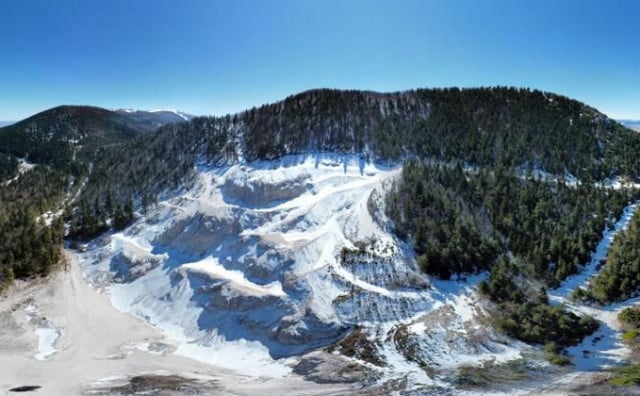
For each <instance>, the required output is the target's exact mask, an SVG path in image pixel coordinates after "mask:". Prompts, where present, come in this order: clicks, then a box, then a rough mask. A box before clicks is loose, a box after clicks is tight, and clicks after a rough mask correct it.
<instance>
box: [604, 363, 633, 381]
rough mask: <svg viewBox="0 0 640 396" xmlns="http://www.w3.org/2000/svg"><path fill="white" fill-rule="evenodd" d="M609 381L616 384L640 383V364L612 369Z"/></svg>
mask: <svg viewBox="0 0 640 396" xmlns="http://www.w3.org/2000/svg"><path fill="white" fill-rule="evenodd" d="M612 374H613V376H612V377H611V378H610V379H609V380H608V383H609V384H611V385H615V386H637V385H640V364H630V365H627V366H622V367H618V368H615V369H613V370H612Z"/></svg>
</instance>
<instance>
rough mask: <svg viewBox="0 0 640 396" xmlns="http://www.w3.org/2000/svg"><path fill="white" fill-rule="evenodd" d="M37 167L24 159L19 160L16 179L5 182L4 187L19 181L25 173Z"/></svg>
mask: <svg viewBox="0 0 640 396" xmlns="http://www.w3.org/2000/svg"><path fill="white" fill-rule="evenodd" d="M35 166H36V165H35V164H32V163H31V162H28V161H27V160H26V159H24V158H18V174H17V175H16V176H15V177H14V178H12V179H9V180H7V181H6V182H4V185H5V186H8V185H9V184H11V183H13V182H14V181H16V180H18V178H19V177H20V176H22V174H23V173H25V172H28V171H30V170H31V169H33V168H34V167H35Z"/></svg>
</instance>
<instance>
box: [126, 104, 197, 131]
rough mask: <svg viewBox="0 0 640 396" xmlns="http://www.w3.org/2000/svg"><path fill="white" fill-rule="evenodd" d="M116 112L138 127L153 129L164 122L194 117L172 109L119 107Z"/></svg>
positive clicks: (182, 120) (171, 122)
mask: <svg viewBox="0 0 640 396" xmlns="http://www.w3.org/2000/svg"><path fill="white" fill-rule="evenodd" d="M116 113H118V114H121V115H124V116H126V117H128V118H129V120H131V122H133V123H135V124H136V125H137V126H138V127H140V128H142V129H147V130H154V129H157V128H160V127H161V126H163V125H166V124H175V123H179V122H185V121H189V120H191V119H192V118H194V116H192V115H191V114H187V113H183V112H181V111H177V110H172V109H167V110H148V111H144V110H133V109H119V110H116Z"/></svg>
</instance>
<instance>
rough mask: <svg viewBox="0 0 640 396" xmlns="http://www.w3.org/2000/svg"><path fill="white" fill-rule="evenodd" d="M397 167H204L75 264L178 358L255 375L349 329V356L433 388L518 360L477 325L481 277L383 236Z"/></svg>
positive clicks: (325, 157) (302, 161)
mask: <svg viewBox="0 0 640 396" xmlns="http://www.w3.org/2000/svg"><path fill="white" fill-rule="evenodd" d="M399 172H400V168H387V167H383V166H376V165H373V164H368V163H365V162H364V161H363V160H362V159H360V158H359V157H357V156H342V155H330V154H317V155H307V156H291V157H286V158H283V159H281V160H278V161H271V162H255V163H250V164H240V165H234V166H230V167H226V168H209V167H206V166H202V167H199V168H198V169H197V182H196V183H195V185H194V186H193V187H192V188H189V189H188V190H185V191H182V192H180V193H179V194H177V195H176V196H174V197H173V198H170V199H168V200H165V201H163V202H160V203H159V204H158V206H157V208H155V209H153V210H152V211H150V212H149V213H148V214H147V215H146V216H143V217H141V218H139V219H138V221H136V223H135V224H133V225H132V226H131V227H129V228H128V229H126V230H125V231H124V232H121V233H117V234H113V235H110V236H108V237H105V238H103V239H101V240H98V241H95V242H93V243H92V244H91V245H90V246H89V248H88V250H87V251H86V252H85V253H83V254H82V255H81V262H82V263H83V265H84V268H85V270H86V272H87V275H88V279H89V281H90V282H91V283H93V284H94V285H97V286H100V287H105V288H106V289H108V292H109V293H110V295H111V299H112V302H113V303H114V305H115V306H116V307H117V308H119V309H120V310H122V311H126V312H131V313H133V314H135V315H137V316H139V317H141V318H144V319H145V320H147V321H148V322H150V323H152V324H154V325H155V326H157V327H159V328H160V329H162V330H164V331H165V332H166V334H167V335H168V336H169V337H170V338H172V339H174V340H175V341H176V342H177V343H178V344H179V346H178V347H177V351H176V353H178V354H182V355H187V356H191V357H195V358H197V359H199V360H203V361H206V362H210V363H213V364H216V365H221V366H224V367H228V368H231V369H236V370H239V371H242V372H243V373H245V374H248V375H256V376H257V375H261V376H286V375H288V374H289V373H290V372H291V370H292V366H293V365H294V364H295V363H296V362H297V356H299V355H301V354H304V353H306V352H308V351H311V350H314V349H317V348H319V347H325V346H328V345H331V344H334V343H335V342H336V341H338V340H341V339H343V337H345V336H346V335H347V334H350V333H351V335H352V337H351V338H348V339H350V340H352V341H355V342H356V344H357V345H358V347H357V348H355V352H354V351H353V350H351V351H349V346H348V345H342V346H341V347H340V346H339V347H336V348H335V353H338V352H339V351H342V352H343V353H344V354H346V355H351V356H352V357H353V359H354V360H355V362H357V363H359V364H361V365H362V366H364V367H366V368H367V370H370V372H372V373H374V374H373V376H372V378H374V379H377V381H378V382H384V381H385V380H387V379H393V378H399V377H400V378H405V379H407V382H408V383H409V384H415V385H418V384H426V385H434V384H435V385H437V384H438V383H439V382H440V380H439V378H440V377H439V375H438V373H440V372H442V371H446V370H448V369H452V368H455V367H458V366H460V365H465V364H479V363H481V362H483V361H489V360H491V361H494V362H500V361H506V360H512V359H517V358H519V357H520V352H521V351H522V350H523V348H525V347H524V345H522V344H519V343H516V342H513V341H511V340H507V339H505V338H503V337H500V336H498V335H496V334H495V333H494V332H493V331H492V329H490V328H487V327H485V325H483V324H481V319H482V316H483V315H484V311H483V308H482V307H481V306H480V304H479V302H478V301H477V297H476V292H475V285H476V284H477V282H478V281H479V279H480V278H481V276H477V277H473V278H469V279H466V280H458V281H447V282H444V281H434V280H432V279H430V278H428V277H426V276H424V275H423V274H421V273H420V272H419V271H418V270H417V268H416V265H415V257H414V256H413V253H412V251H411V250H410V249H409V248H408V247H407V246H405V245H404V244H403V243H402V242H401V241H399V240H397V239H396V238H395V237H394V236H393V234H392V233H390V232H389V230H388V224H387V223H388V222H387V220H386V218H385V216H384V208H383V205H384V200H383V196H384V194H385V191H386V190H388V189H390V188H393V186H394V178H395V177H396V176H397V175H398V174H399ZM354 329H357V330H356V331H354ZM363 345H364V348H365V349H367V350H369V351H371V353H370V354H368V355H367V356H363V355H364V354H363V353H362V349H363ZM351 349H354V348H351ZM371 355H373V358H372V356H371ZM427 372H429V373H430V374H429V375H427V374H426V373H427Z"/></svg>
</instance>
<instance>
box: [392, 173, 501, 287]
mask: <svg viewBox="0 0 640 396" xmlns="http://www.w3.org/2000/svg"><path fill="white" fill-rule="evenodd" d="M479 188H480V186H479V185H478V184H476V183H474V182H469V181H467V178H466V175H465V174H464V172H463V170H462V168H461V167H459V166H458V167H453V168H449V167H433V168H432V167H429V166H421V165H420V164H419V163H418V162H417V161H409V162H407V163H405V166H404V168H403V173H402V181H401V183H400V184H399V186H398V188H397V193H395V194H392V195H391V196H390V198H389V202H390V205H389V214H390V215H391V217H392V219H393V220H394V221H395V224H396V230H397V232H398V233H399V234H400V235H402V236H403V237H405V238H407V239H412V242H413V246H414V249H415V251H416V253H417V254H418V256H419V257H418V264H419V265H420V267H421V268H422V269H423V270H424V271H425V272H427V273H430V274H434V275H438V276H439V277H441V278H444V279H448V278H449V277H450V276H451V275H452V274H454V273H464V272H467V273H469V272H477V271H480V270H484V269H487V268H488V267H489V265H490V264H491V263H492V262H493V261H494V260H495V259H496V257H497V254H498V248H497V246H496V243H495V241H494V240H493V239H491V236H490V235H486V234H487V233H486V232H485V234H483V233H482V232H481V227H482V226H483V225H484V224H483V223H484V222H485V220H486V219H485V218H483V216H482V214H481V210H480V209H481V206H482V202H481V198H480V197H481V192H480V190H479Z"/></svg>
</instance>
